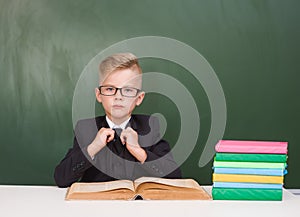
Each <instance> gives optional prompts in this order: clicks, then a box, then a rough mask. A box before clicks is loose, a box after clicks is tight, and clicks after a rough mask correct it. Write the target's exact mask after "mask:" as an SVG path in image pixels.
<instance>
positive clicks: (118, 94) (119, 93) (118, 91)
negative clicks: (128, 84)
mask: <svg viewBox="0 0 300 217" xmlns="http://www.w3.org/2000/svg"><path fill="white" fill-rule="evenodd" d="M115 97H118V98H121V97H123V96H122V94H121V90H120V89H118V90H117V92H116V94H115Z"/></svg>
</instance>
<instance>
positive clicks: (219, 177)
mask: <svg viewBox="0 0 300 217" xmlns="http://www.w3.org/2000/svg"><path fill="white" fill-rule="evenodd" d="M213 181H214V182H250V183H269V184H272V183H274V184H282V183H283V176H256V175H235V174H216V173H214V174H213Z"/></svg>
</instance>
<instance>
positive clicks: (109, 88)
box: [105, 87, 116, 92]
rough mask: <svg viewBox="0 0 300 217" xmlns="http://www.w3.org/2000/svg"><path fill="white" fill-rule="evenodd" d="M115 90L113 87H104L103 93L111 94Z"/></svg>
mask: <svg viewBox="0 0 300 217" xmlns="http://www.w3.org/2000/svg"><path fill="white" fill-rule="evenodd" d="M115 89H116V88H114V87H106V88H105V91H108V92H113V91H115Z"/></svg>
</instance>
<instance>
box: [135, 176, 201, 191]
mask: <svg viewBox="0 0 300 217" xmlns="http://www.w3.org/2000/svg"><path fill="white" fill-rule="evenodd" d="M149 182H153V183H158V184H163V185H170V186H175V187H185V188H192V189H202V188H201V187H200V185H199V184H198V183H197V182H196V181H195V180H193V179H165V178H156V177H141V178H139V179H137V180H135V181H134V187H135V189H136V188H137V187H138V186H139V185H141V184H143V183H149Z"/></svg>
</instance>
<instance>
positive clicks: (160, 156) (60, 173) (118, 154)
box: [54, 115, 181, 187]
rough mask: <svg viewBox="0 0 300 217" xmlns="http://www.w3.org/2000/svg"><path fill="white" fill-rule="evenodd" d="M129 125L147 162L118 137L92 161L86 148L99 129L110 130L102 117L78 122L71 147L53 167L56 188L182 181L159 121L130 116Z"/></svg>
mask: <svg viewBox="0 0 300 217" xmlns="http://www.w3.org/2000/svg"><path fill="white" fill-rule="evenodd" d="M129 125H130V127H131V128H133V129H134V130H135V131H136V132H137V133H138V136H139V138H138V139H139V144H140V146H141V147H142V148H143V149H144V150H145V151H146V153H147V159H146V161H145V162H144V163H143V164H141V163H140V162H138V161H137V160H136V159H135V158H134V157H133V156H132V155H131V154H130V153H129V151H128V150H127V149H126V148H125V146H124V145H122V144H121V141H120V139H119V137H118V136H115V139H114V140H113V141H111V142H109V143H108V144H107V145H106V147H104V148H103V149H102V150H101V151H100V152H99V153H98V154H97V155H96V156H95V159H93V160H92V159H91V158H90V157H89V155H88V154H87V146H88V145H89V144H90V143H91V142H92V141H93V140H94V139H95V137H96V134H97V132H98V131H99V130H100V129H101V128H102V127H105V128H109V126H108V124H107V122H106V119H105V116H100V117H96V118H92V119H85V120H80V121H78V123H77V124H76V127H75V137H74V144H73V147H72V148H71V149H69V151H68V153H67V154H66V156H65V157H64V159H63V160H62V161H61V162H60V163H59V165H57V166H56V168H55V172H54V179H55V182H56V184H57V186H59V187H68V186H70V185H71V184H72V183H74V182H76V181H78V180H80V181H82V182H101V181H113V180H117V179H130V180H134V179H136V178H139V177H142V176H154V177H165V178H181V172H180V169H179V168H178V166H177V164H176V162H175V161H174V159H173V157H172V153H171V152H170V146H169V144H168V142H166V141H165V140H163V139H161V138H160V133H159V122H158V119H156V118H154V117H151V116H148V115H132V116H131V119H130V121H129Z"/></svg>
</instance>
